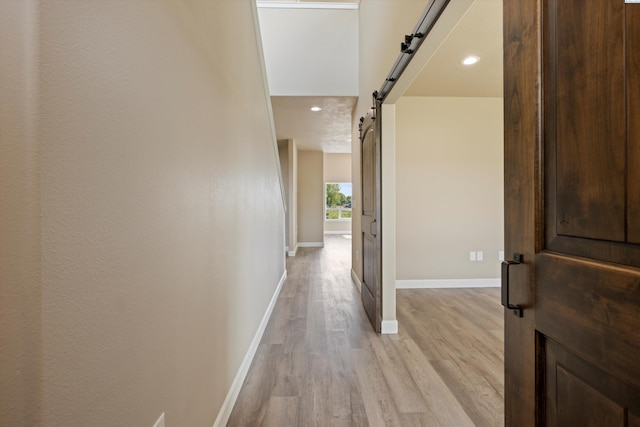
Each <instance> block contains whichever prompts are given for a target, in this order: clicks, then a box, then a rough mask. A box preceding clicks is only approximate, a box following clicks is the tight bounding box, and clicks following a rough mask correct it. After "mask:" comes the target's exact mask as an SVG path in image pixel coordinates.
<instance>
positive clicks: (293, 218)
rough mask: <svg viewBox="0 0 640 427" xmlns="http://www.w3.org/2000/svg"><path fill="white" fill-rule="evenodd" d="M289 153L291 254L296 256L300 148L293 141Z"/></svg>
mask: <svg viewBox="0 0 640 427" xmlns="http://www.w3.org/2000/svg"><path fill="white" fill-rule="evenodd" d="M288 151H289V186H288V187H289V192H288V194H289V200H288V201H287V206H288V212H289V253H293V254H295V251H296V249H297V247H298V147H297V145H296V142H295V141H294V140H292V139H290V140H289V143H288Z"/></svg>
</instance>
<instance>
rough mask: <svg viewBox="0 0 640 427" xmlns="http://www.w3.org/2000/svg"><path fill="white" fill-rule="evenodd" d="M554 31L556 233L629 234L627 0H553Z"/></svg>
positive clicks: (549, 41) (550, 55) (549, 79)
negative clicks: (627, 180)
mask: <svg viewBox="0 0 640 427" xmlns="http://www.w3.org/2000/svg"><path fill="white" fill-rule="evenodd" d="M548 3H549V4H548V5H547V7H548V8H549V13H552V14H554V15H555V19H556V23H555V29H554V32H553V35H554V36H553V37H551V36H550V35H548V37H546V38H545V48H546V49H547V52H545V62H548V61H554V62H555V67H554V68H555V73H554V74H552V75H547V76H545V78H546V81H545V88H546V89H545V90H546V93H547V94H549V91H552V92H554V94H555V101H556V102H557V106H556V110H555V115H554V116H551V115H549V114H547V116H546V117H545V126H551V127H552V128H555V132H554V133H553V134H549V136H550V137H551V138H549V140H548V141H547V144H549V145H551V147H549V149H554V150H556V152H557V174H556V179H557V181H556V190H557V198H556V203H557V212H556V214H557V217H556V227H557V230H558V234H560V235H568V236H575V237H586V238H594V239H605V240H609V241H619V242H624V241H625V188H624V186H623V185H622V186H621V185H619V183H621V182H624V174H625V167H626V164H625V157H626V156H625V145H626V143H625V123H626V117H625V70H624V68H623V67H621V66H620V64H623V62H624V32H625V26H624V3H623V2H622V1H601V0H552V1H549V2H548Z"/></svg>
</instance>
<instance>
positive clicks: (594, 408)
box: [544, 340, 640, 427]
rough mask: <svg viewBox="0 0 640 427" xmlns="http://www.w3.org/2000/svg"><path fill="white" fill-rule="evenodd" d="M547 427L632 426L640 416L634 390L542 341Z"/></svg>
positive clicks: (556, 345)
mask: <svg viewBox="0 0 640 427" xmlns="http://www.w3.org/2000/svg"><path fill="white" fill-rule="evenodd" d="M544 351H545V353H546V358H545V360H544V364H545V365H546V369H545V371H546V378H545V383H546V391H547V393H546V396H547V399H546V405H547V410H546V419H545V421H546V425H547V426H559V427H560V426H589V425H591V426H603V427H604V426H621V427H622V426H627V425H629V426H632V425H633V419H634V418H636V419H637V416H638V414H640V398H639V395H638V393H637V390H636V389H634V388H633V387H631V386H629V385H628V384H626V383H625V382H623V381H620V380H619V379H617V378H616V377H614V376H611V375H608V374H607V373H606V372H603V371H602V370H600V369H598V368H597V367H595V366H594V365H592V364H590V363H588V362H586V361H584V360H582V359H581V358H579V357H577V356H576V355H575V354H574V353H572V352H571V351H569V350H567V349H566V348H565V347H563V346H562V345H560V344H558V343H557V342H555V341H553V340H546V342H545V348H544Z"/></svg>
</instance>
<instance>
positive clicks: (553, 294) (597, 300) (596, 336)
mask: <svg viewBox="0 0 640 427" xmlns="http://www.w3.org/2000/svg"><path fill="white" fill-rule="evenodd" d="M536 282H537V288H536V307H535V309H536V330H537V331H538V332H540V333H542V334H543V335H544V336H546V337H549V338H552V339H554V340H555V341H557V342H560V343H562V344H563V345H565V346H567V347H568V348H572V349H574V351H576V352H577V353H578V354H580V355H581V356H582V357H583V358H584V359H586V360H588V361H589V362H591V363H593V364H594V365H596V366H602V367H603V370H606V371H608V372H610V373H611V374H612V375H615V376H617V377H619V378H625V380H626V381H628V382H630V383H631V384H633V385H635V386H636V387H638V388H639V389H640V363H637V361H638V360H640V323H639V321H640V287H639V286H640V282H639V278H638V271H637V270H635V269H627V268H617V267H613V266H603V265H602V264H601V263H596V262H593V261H587V260H579V259H575V258H570V257H566V256H557V255H552V254H541V255H539V256H537V257H536Z"/></svg>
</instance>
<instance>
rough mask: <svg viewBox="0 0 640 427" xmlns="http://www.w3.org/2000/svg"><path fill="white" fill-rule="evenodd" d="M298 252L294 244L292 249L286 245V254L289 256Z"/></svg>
mask: <svg viewBox="0 0 640 427" xmlns="http://www.w3.org/2000/svg"><path fill="white" fill-rule="evenodd" d="M297 252H298V247H297V246H296V247H295V248H293V250H292V251H290V250H289V248H288V247H287V255H289V256H296V253H297Z"/></svg>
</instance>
